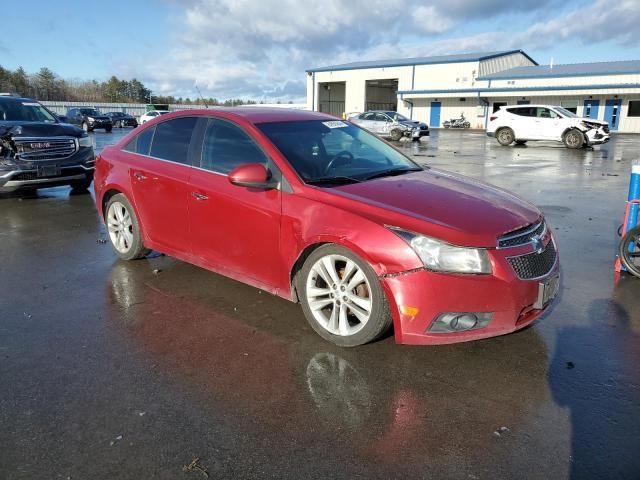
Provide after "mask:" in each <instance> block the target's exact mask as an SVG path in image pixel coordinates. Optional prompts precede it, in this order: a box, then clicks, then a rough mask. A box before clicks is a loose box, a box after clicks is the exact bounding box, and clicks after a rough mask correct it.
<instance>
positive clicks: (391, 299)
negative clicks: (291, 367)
mask: <svg viewBox="0 0 640 480" xmlns="http://www.w3.org/2000/svg"><path fill="white" fill-rule="evenodd" d="M95 191H96V206H97V208H98V210H99V214H100V216H101V218H103V219H104V222H105V223H106V227H107V232H108V235H109V239H110V240H111V243H112V245H113V248H114V249H115V252H116V253H117V255H118V256H119V257H120V258H122V259H124V260H133V259H137V258H141V257H144V256H145V255H146V254H147V253H148V252H149V249H154V250H157V251H160V252H164V253H166V254H168V255H172V256H175V257H177V258H179V259H182V260H184V261H187V262H190V263H193V264H196V265H199V266H201V267H204V268H207V269H209V270H213V271H215V272H219V273H221V274H223V275H226V276H228V277H231V278H234V279H237V280H239V281H242V282H245V283H248V284H250V285H253V286H255V287H258V288H261V289H264V290H265V291H268V292H270V293H272V294H275V295H279V296H281V297H284V298H286V299H289V300H292V301H295V302H300V303H301V304H302V310H303V312H304V314H305V316H306V318H307V320H308V322H309V324H310V325H311V327H312V328H313V329H314V330H315V331H316V332H317V333H318V334H319V335H320V336H322V337H323V338H325V339H327V340H328V341H331V342H333V343H335V344H337V345H341V346H355V345H360V344H363V343H366V342H369V341H372V340H374V339H376V338H377V337H379V336H380V335H382V334H383V333H384V332H385V330H387V329H388V328H389V327H390V326H391V325H392V324H393V326H394V333H395V337H396V341H397V342H398V343H411V344H438V343H453V342H461V341H467V340H474V339H479V338H485V337H491V336H495V335H501V334H505V333H509V332H513V331H515V330H518V329H521V328H524V327H526V326H527V325H529V324H530V323H531V322H533V321H534V320H535V319H537V318H538V317H540V315H542V314H543V312H544V311H545V310H546V309H547V308H548V306H549V305H550V303H551V301H552V300H553V298H554V296H555V295H556V293H557V292H558V285H559V283H558V282H559V280H558V279H559V276H558V271H559V263H558V255H557V252H556V246H555V241H554V239H553V235H552V229H551V228H549V227H548V226H547V224H546V222H545V220H544V217H543V215H542V213H541V212H540V211H539V210H538V209H536V208H535V207H534V206H533V205H531V204H529V203H527V202H525V201H524V200H521V199H519V198H518V197H516V196H515V195H513V194H510V193H508V192H505V191H504V190H501V189H498V188H495V187H492V186H489V185H487V184H483V183H481V182H479V181H477V180H475V179H466V178H464V177H462V176H459V175H455V174H453V173H449V172H445V171H441V170H436V169H432V168H429V167H424V166H421V165H418V164H416V163H414V162H413V161H412V160H411V159H409V158H408V157H406V156H405V155H403V154H402V153H401V152H399V151H398V150H396V149H395V148H393V147H392V146H391V145H389V144H387V143H386V142H384V141H382V140H381V139H380V138H378V137H377V136H376V135H373V134H371V133H370V132H368V131H367V130H365V129H363V128H360V127H358V126H357V125H354V124H351V123H349V122H345V121H342V120H336V119H335V117H332V116H329V115H327V114H323V113H318V112H308V111H299V110H287V109H268V108H243V107H237V108H229V109H216V110H215V111H212V110H191V111H179V112H173V113H171V114H169V115H167V116H166V117H164V118H161V119H158V120H157V121H156V122H153V124H150V125H146V126H143V127H141V128H139V129H136V130H134V131H133V132H132V133H130V134H129V135H127V136H126V137H124V138H123V139H122V140H120V141H119V142H118V143H117V144H115V145H112V146H107V147H105V148H104V150H103V151H102V153H101V154H100V155H99V157H98V159H97V162H96V181H95Z"/></svg>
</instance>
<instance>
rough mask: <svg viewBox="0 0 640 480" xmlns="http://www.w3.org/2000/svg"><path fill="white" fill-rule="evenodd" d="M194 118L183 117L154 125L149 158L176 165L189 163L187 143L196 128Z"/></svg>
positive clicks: (195, 119)
mask: <svg viewBox="0 0 640 480" xmlns="http://www.w3.org/2000/svg"><path fill="white" fill-rule="evenodd" d="M197 121H198V119H197V118H196V117H183V118H176V119H174V120H169V121H168V122H163V123H160V124H158V125H156V134H155V135H154V136H153V143H152V144H151V154H150V155H151V156H152V157H156V158H162V159H163V160H169V161H171V162H176V163H184V164H188V163H189V158H188V154H189V143H190V142H191V134H192V133H193V130H194V128H195V126H196V122H197Z"/></svg>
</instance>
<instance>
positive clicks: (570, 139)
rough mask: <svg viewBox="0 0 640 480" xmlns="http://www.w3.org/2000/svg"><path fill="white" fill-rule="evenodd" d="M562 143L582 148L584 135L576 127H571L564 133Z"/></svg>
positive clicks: (574, 147)
mask: <svg viewBox="0 0 640 480" xmlns="http://www.w3.org/2000/svg"><path fill="white" fill-rule="evenodd" d="M564 144H565V145H566V146H567V148H571V149H577V148H582V146H583V145H584V135H583V134H582V132H581V131H580V130H578V129H577V128H572V129H571V130H569V131H568V132H567V133H566V134H565V135H564Z"/></svg>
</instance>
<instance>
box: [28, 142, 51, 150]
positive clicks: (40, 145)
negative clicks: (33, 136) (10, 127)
mask: <svg viewBox="0 0 640 480" xmlns="http://www.w3.org/2000/svg"><path fill="white" fill-rule="evenodd" d="M50 146H51V144H50V143H49V142H37V143H30V144H29V147H30V148H33V149H35V150H42V149H43V148H49V147H50Z"/></svg>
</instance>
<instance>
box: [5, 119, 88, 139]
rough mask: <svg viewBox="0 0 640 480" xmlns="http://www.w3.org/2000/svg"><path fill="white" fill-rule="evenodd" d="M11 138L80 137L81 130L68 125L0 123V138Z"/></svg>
mask: <svg viewBox="0 0 640 480" xmlns="http://www.w3.org/2000/svg"><path fill="white" fill-rule="evenodd" d="M7 133H9V134H11V136H12V137H60V136H70V137H81V136H82V135H83V133H84V132H83V131H82V129H80V128H78V127H76V126H74V125H70V124H68V123H45V122H0V136H3V135H6V134H7Z"/></svg>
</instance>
